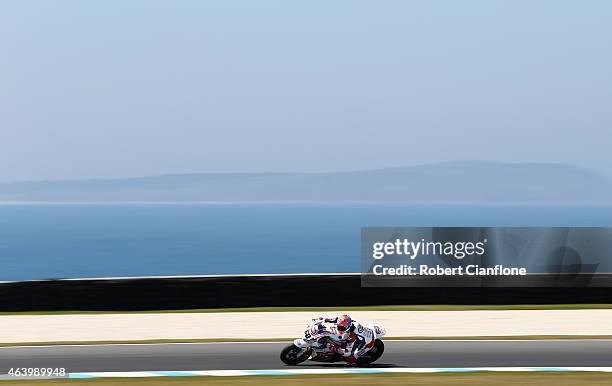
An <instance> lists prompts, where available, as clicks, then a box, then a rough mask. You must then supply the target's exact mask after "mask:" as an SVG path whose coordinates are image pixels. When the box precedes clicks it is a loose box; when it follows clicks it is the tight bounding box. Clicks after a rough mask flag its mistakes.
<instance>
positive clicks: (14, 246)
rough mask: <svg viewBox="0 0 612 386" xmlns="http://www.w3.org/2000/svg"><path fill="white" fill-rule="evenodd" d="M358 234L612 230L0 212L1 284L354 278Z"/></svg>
mask: <svg viewBox="0 0 612 386" xmlns="http://www.w3.org/2000/svg"><path fill="white" fill-rule="evenodd" d="M365 226H607V227H609V226H612V206H596V205H584V206H555V205H493V204H486V205H423V204H419V205H415V204H284V203H283V204H50V205H43V204H40V205H25V204H24V205H13V204H11V205H0V263H1V270H0V280H32V279H48V278H77V277H110V276H166V275H206V274H244V273H298V272H304V273H308V272H358V271H359V269H360V256H359V253H360V228H361V227H365Z"/></svg>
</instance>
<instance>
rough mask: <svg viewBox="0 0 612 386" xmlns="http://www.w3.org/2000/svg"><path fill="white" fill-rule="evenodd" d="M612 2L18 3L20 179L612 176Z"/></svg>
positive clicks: (4, 23) (1, 109) (3, 119)
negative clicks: (464, 172)
mask: <svg viewBox="0 0 612 386" xmlns="http://www.w3.org/2000/svg"><path fill="white" fill-rule="evenodd" d="M611 47H612V2H609V1H593V0H590V1H578V0H576V1H559V0H551V1H517V0H512V1H491V0H488V1H466V0H463V1H450V0H449V1H431V0H420V1H374V0H371V1H367V2H359V1H311V0H309V1H301V2H297V1H286V0H280V1H263V0H257V1H250V0H247V1H231V0H218V1H170V0H167V1H161V2H160V1H150V0H145V1H126V0H116V1H115V0H98V1H95V2H94V1H38V2H36V1H21V0H13V1H4V2H2V3H1V4H0V69H1V71H0V181H12V180H24V179H52V178H53V179H54V178H84V177H86V178H97V177H121V176H138V175H151V174H160V173H180V172H206V171H219V172H227V171H329V170H349V169H364V168H376V167H385V166H400V165H413V164H422V163H431V162H440V161H447V160H457V159H487V160H499V161H514V162H520V161H535V162H540V161H542V162H564V163H569V164H575V165H582V166H587V167H592V168H596V169H598V170H600V171H604V172H605V171H607V170H609V169H611V168H612V151H611V149H610V146H611V145H612V49H611Z"/></svg>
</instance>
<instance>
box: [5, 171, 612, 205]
mask: <svg viewBox="0 0 612 386" xmlns="http://www.w3.org/2000/svg"><path fill="white" fill-rule="evenodd" d="M0 201H57V202H65V201H77V202H78V201H109V202H113V201H178V202H186V201H260V202H265V201H333V202H339V201H381V202H390V201H411V202H469V201H472V202H612V183H611V181H610V180H608V179H607V178H605V177H603V176H601V175H598V174H596V173H593V172H591V171H589V170H586V169H582V168H577V167H572V166H567V165H558V164H503V163H494V162H481V161H466V162H451V163H443V164H435V165H425V166H413V167H400V168H389V169H377V170H365V171H354V172H338V173H218V174H214V173H202V174H176V175H161V176H153V177H139V178H124V179H104V180H79V181H35V182H16V183H4V184H0Z"/></svg>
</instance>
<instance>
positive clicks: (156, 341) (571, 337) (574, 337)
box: [0, 335, 612, 347]
mask: <svg viewBox="0 0 612 386" xmlns="http://www.w3.org/2000/svg"><path fill="white" fill-rule="evenodd" d="M294 339H295V337H293V338H252V339H234V338H214V339H151V340H99V341H56V342H20V343H0V347H12V346H58V345H88V344H90V345H95V344H159V343H227V342H235V343H240V342H292V341H293V340H294ZM384 339H385V340H547V339H548V340H550V339H557V340H558V339H564V340H611V339H612V335H513V336H396V337H393V336H390V337H385V338H384Z"/></svg>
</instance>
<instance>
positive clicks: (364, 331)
mask: <svg viewBox="0 0 612 386" xmlns="http://www.w3.org/2000/svg"><path fill="white" fill-rule="evenodd" d="M320 319H321V320H324V321H325V322H328V323H336V321H337V320H338V318H320ZM374 342H375V339H374V331H372V330H371V329H370V328H368V327H365V326H363V325H361V324H359V322H356V321H354V320H353V323H352V326H351V328H350V329H349V330H348V331H347V332H346V334H344V336H343V339H342V341H341V342H340V344H339V345H337V346H336V345H334V344H328V348H330V349H332V350H334V351H335V352H337V353H338V354H340V355H342V356H343V357H344V358H346V360H347V361H348V362H349V363H355V362H356V361H357V359H358V358H359V357H361V356H363V355H365V354H367V352H368V351H370V349H371V348H372V347H373V346H374Z"/></svg>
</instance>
